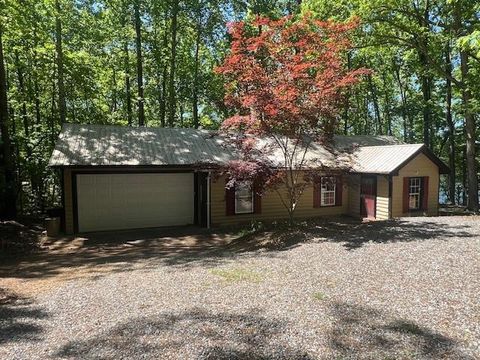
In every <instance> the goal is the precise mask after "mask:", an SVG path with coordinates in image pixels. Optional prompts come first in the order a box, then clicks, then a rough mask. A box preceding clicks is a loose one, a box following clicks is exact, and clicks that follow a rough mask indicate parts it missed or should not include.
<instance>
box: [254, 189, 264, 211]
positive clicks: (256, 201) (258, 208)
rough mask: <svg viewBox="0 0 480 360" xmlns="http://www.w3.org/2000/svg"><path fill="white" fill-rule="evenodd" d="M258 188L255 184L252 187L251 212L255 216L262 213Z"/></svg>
mask: <svg viewBox="0 0 480 360" xmlns="http://www.w3.org/2000/svg"><path fill="white" fill-rule="evenodd" d="M258 190H259V186H258V185H257V184H255V185H254V187H253V212H254V213H255V214H261V213H262V196H261V195H260V194H259V193H258Z"/></svg>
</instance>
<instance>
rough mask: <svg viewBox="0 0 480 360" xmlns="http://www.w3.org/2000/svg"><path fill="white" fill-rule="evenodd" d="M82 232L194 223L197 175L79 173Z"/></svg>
mask: <svg viewBox="0 0 480 360" xmlns="http://www.w3.org/2000/svg"><path fill="white" fill-rule="evenodd" d="M77 204H78V205H77V206H78V225H79V231H81V232H86V231H100V230H113V229H129V228H142V227H157V226H171V225H186V224H192V223H193V212H194V210H193V209H194V190H193V174H192V173H181V174H178V173H177V174H79V175H77Z"/></svg>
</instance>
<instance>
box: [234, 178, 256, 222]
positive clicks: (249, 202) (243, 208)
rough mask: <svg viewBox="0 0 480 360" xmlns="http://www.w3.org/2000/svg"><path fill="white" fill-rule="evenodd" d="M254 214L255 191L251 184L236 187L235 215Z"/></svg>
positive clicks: (241, 184)
mask: <svg viewBox="0 0 480 360" xmlns="http://www.w3.org/2000/svg"><path fill="white" fill-rule="evenodd" d="M251 213H253V190H252V184H251V183H250V182H244V183H239V184H237V185H236V186H235V214H251Z"/></svg>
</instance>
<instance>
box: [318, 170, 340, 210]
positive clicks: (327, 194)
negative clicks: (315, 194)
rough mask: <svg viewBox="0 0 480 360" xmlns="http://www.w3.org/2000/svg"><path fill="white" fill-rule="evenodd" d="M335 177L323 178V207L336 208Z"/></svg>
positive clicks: (321, 185)
mask: <svg viewBox="0 0 480 360" xmlns="http://www.w3.org/2000/svg"><path fill="white" fill-rule="evenodd" d="M335 190H336V184H335V177H333V176H324V177H322V178H321V183H320V191H321V194H320V199H321V203H320V204H321V205H322V206H335Z"/></svg>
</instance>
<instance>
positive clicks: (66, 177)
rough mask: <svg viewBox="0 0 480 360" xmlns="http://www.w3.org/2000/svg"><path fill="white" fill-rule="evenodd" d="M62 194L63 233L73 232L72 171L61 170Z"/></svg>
mask: <svg viewBox="0 0 480 360" xmlns="http://www.w3.org/2000/svg"><path fill="white" fill-rule="evenodd" d="M63 196H64V206H65V233H67V234H73V188H72V171H71V170H70V169H68V168H65V169H64V170H63Z"/></svg>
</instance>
